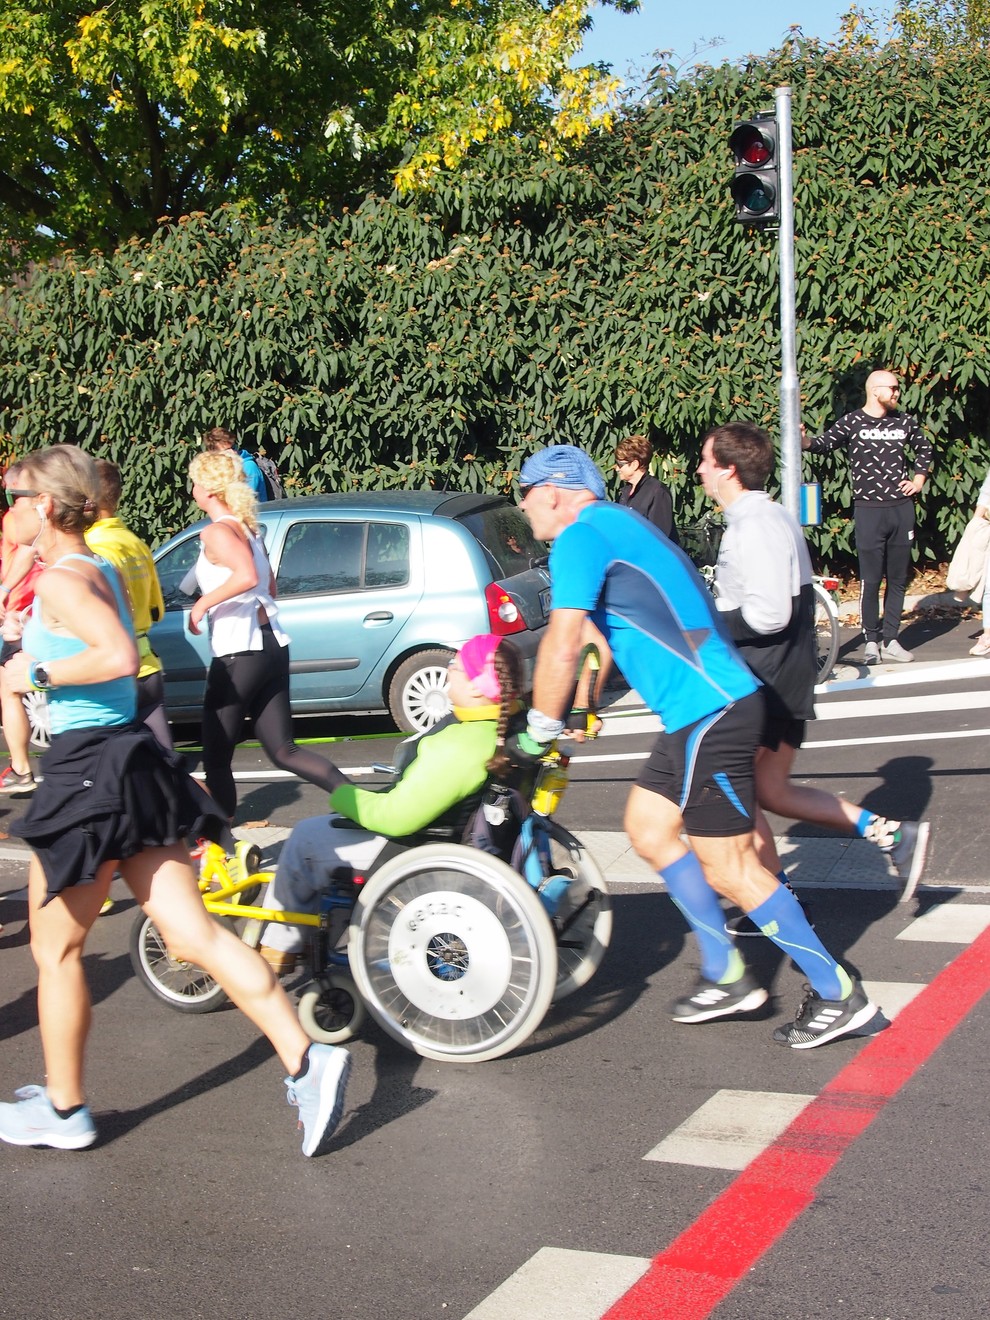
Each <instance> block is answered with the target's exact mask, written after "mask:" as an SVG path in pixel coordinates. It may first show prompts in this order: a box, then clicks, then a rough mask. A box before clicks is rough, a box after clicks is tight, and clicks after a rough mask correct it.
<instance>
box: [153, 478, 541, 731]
mask: <svg viewBox="0 0 990 1320" xmlns="http://www.w3.org/2000/svg"><path fill="white" fill-rule="evenodd" d="M260 518H261V525H262V532H263V534H264V538H265V544H266V546H267V548H268V554H269V557H270V558H271V562H272V568H273V570H274V572H275V580H276V588H277V590H276V595H277V599H278V605H279V623H280V624H281V625H282V626H283V627H284V628H285V631H286V632H287V633H288V634H289V637H290V639H291V645H290V648H289V654H290V658H291V668H290V673H291V689H290V691H291V700H292V710H293V713H294V714H295V715H315V714H324V713H333V712H341V711H382V710H387V711H389V712H390V713H391V715H392V718H393V719H394V720H395V722H396V724H397V725H398V726H399V728H400V729H403V730H406V731H408V732H416V731H420V730H423V729H426V728H429V727H430V725H432V724H434V723H435V722H436V721H437V720H438V719H440V718H441V717H442V716H443V715H444V714H445V713H446V712H447V710H448V709H449V704H448V701H447V693H446V684H447V664H448V661H449V660H450V658H451V657H452V656H453V654H454V652H455V651H456V650H457V648H458V647H459V646H460V645H461V644H462V643H463V642H465V641H466V640H467V639H468V638H469V637H472V636H474V634H475V633H483V632H494V633H499V634H502V635H504V636H507V637H510V638H511V640H512V641H513V642H514V643H515V644H516V646H518V647H519V650H520V651H521V652H522V654H523V657H524V659H525V660H526V662H527V666H528V669H529V671H530V673H531V672H532V662H533V659H534V657H535V655H536V648H537V646H538V645H539V641H540V638H541V637H542V635H543V632H544V630H545V628H546V623H547V615H548V612H549V609H550V578H549V574H548V572H547V568H546V554H547V547H546V546H545V545H544V544H543V543H542V542H539V541H536V540H534V538H533V534H532V532H531V530H530V527H529V523H528V522H527V521H526V519H525V517H524V516H523V515H522V513H520V511H519V510H518V509H517V508H516V507H515V506H514V505H513V504H511V503H509V501H508V500H506V499H503V498H502V497H500V496H494V495H466V494H456V493H452V492H449V491H385V492H382V493H373V492H365V493H360V494H351V495H312V496H306V497H304V498H302V499H290V500H275V501H272V502H271V503H268V504H264V505H262V507H261V510H260ZM204 526H205V523H202V522H200V523H197V524H196V525H195V526H193V527H189V528H187V529H186V530H185V531H183V532H179V533H178V534H177V535H176V536H173V537H172V538H171V540H169V541H166V542H165V544H164V545H162V546H161V548H160V549H159V550H157V551H156V552H155V562H156V565H157V568H158V575H159V577H160V579H161V584H162V592H163V594H164V597H165V607H166V614H165V618H164V619H163V620H161V622H159V623H157V624H156V625H155V626H154V627H153V628H152V630H151V644H152V646H153V647H154V648H155V650H156V652H157V653H158V655H159V656H161V659H162V663H163V665H164V667H165V692H166V700H167V703H168V709H169V715H170V717H171V718H172V719H173V720H175V721H176V722H179V723H181V722H183V721H198V720H199V717H200V711H201V708H202V701H203V688H204V682H205V678H206V670H207V666H208V665H209V661H210V651H209V642H208V640H207V638H206V637H205V636H200V637H195V636H193V635H192V634H191V633H190V632H189V630H188V627H187V626H186V625H187V620H188V610H189V607H190V606H191V604H192V600H191V598H190V597H188V596H186V595H184V594H183V593H182V591H181V590H180V587H179V583H180V582H181V581H182V579H183V577H185V575H186V572H187V571H188V569H189V568H190V567H191V566H192V564H193V563H194V562H195V560H196V557H197V555H198V553H199V536H198V533H199V531H200V530H201V529H202V528H203V527H204Z"/></svg>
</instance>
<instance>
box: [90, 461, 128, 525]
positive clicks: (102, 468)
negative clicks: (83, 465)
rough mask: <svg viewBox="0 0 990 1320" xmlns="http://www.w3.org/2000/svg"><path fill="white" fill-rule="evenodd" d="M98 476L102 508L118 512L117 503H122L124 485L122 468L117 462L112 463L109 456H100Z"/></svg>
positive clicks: (97, 465) (100, 505) (97, 466)
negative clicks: (121, 475)
mask: <svg viewBox="0 0 990 1320" xmlns="http://www.w3.org/2000/svg"><path fill="white" fill-rule="evenodd" d="M96 477H97V481H98V482H99V491H100V498H99V507H100V509H101V510H102V509H106V511H107V513H116V512H117V505H118V504H119V503H120V491H121V486H122V482H121V480H120V468H119V467H118V466H117V464H116V463H111V462H110V460H109V458H98V459H97V460H96Z"/></svg>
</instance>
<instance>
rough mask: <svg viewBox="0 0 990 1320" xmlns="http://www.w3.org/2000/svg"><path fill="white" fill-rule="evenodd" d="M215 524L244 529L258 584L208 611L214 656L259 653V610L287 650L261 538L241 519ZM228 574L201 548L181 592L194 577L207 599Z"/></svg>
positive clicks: (269, 567)
mask: <svg viewBox="0 0 990 1320" xmlns="http://www.w3.org/2000/svg"><path fill="white" fill-rule="evenodd" d="M217 522H234V523H237V525H238V526H239V527H241V528H242V529H243V531H244V533H245V535H246V536H247V539H248V545H249V546H250V547H251V556H252V558H253V560H254V567H255V572H256V573H257V575H258V584H257V586H255V587H252V588H251V589H250V590H248V591H242V592H241V593H240V594H239V595H237V596H231V598H230V600H224V601H221V602H220V604H219V605H214V606H213V608H212V609H211V610H209V611H208V614H207V617H208V619H209V624H210V647H211V649H212V651H213V654H214V655H235V654H236V653H237V652H238V651H260V650H261V649H262V643H263V638H262V635H261V625H260V624H259V623H258V610H259V608H260V609H263V610H264V611H265V613H266V614H267V615H268V622H269V623H270V624H271V627H272V632H273V634H274V635H275V640H276V641H277V642H278V644H279V646H288V644H289V638H288V635H287V634H286V633H285V632H283V630H282V629H281V628H280V627H279V625H278V606H277V605H276V604H275V601H274V600H273V599H272V596H271V594H270V593H269V590H268V583H269V581H270V579H271V571H272V570H271V565H270V564H269V562H268V555H267V554H266V553H265V547H264V544H263V543H262V540H261V537H260V536H255V535H254V533H253V532H250V531H249V530H248V529H247V528H246V527H245V526H244V524H243V523H242V522H241V521H240V519H238V518H234V517H233V516H232V515H230V514H225V515H224V516H223V517H222V518H218V519H217ZM231 571H232V570H231V569H229V568H228V567H227V566H226V565H225V564H214V563H212V561H211V560H209V559H207V557H206V554H205V553H204V551H203V550H202V548H201V549H200V552H199V558H198V559H197V560H196V565H195V567H194V569H193V571H192V573H191V574H187V576H186V578H185V579H184V580H183V583H182V588H183V590H185V589H186V584H187V582H188V581H189V578H190V577H192V576H193V575H195V580H196V585H197V586H198V587H199V590H200V592H201V593H202V595H204V596H206V595H208V594H209V593H210V592H211V591H215V590H216V589H217V587H222V586H223V584H224V583H225V582H226V581H227V580H228V579H229V578H230V574H231ZM190 585H192V584H191V583H190Z"/></svg>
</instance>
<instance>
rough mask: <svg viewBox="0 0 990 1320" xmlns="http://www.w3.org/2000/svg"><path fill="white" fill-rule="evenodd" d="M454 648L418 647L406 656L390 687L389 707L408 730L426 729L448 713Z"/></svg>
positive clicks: (409, 731) (397, 720)
mask: <svg viewBox="0 0 990 1320" xmlns="http://www.w3.org/2000/svg"><path fill="white" fill-rule="evenodd" d="M454 654H455V653H454V652H453V651H446V650H443V651H442V650H439V649H438V650H435V651H417V652H416V654H415V655H411V656H409V658H408V659H406V660H403V662H402V664H401V665H399V667H398V669H397V670H396V671H395V673H394V674H393V675H392V681H391V683H390V684H389V687H388V709H389V713H390V714H391V716H392V719H393V720H395V722H396V724H397V725H398V727H399V728H400V729H402V730H403V732H405V733H425V731H426V730H427V729H431V728H432V727H433V725H434V724H436V723H437V722H438V721H439V720H442V719H443V717H444V716H445V715H446V714H448V712H449V711H450V702H449V700H448V698H447V666H448V665H449V664H450V662H451V660H452V659H453V658H454Z"/></svg>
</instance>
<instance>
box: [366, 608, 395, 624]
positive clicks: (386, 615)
mask: <svg viewBox="0 0 990 1320" xmlns="http://www.w3.org/2000/svg"><path fill="white" fill-rule="evenodd" d="M394 618H395V615H394V614H393V613H392V611H391V610H375V612H374V613H373V614H366V615H365V616H364V621H365V623H391V622H392V620H393V619H394Z"/></svg>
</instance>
